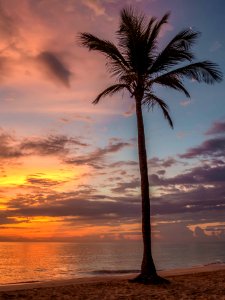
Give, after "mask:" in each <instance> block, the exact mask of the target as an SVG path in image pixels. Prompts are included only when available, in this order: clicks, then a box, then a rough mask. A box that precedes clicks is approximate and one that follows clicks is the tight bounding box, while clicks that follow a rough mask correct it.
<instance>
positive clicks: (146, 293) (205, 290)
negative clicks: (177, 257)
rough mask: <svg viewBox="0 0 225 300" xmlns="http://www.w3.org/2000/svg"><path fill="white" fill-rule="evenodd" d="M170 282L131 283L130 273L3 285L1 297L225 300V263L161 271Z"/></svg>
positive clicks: (108, 299) (0, 292)
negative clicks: (157, 284)
mask: <svg viewBox="0 0 225 300" xmlns="http://www.w3.org/2000/svg"><path fill="white" fill-rule="evenodd" d="M159 274H160V275H161V276H163V277H165V278H167V279H169V280H170V282H171V283H170V284H169V285H160V286H154V285H142V284H137V283H129V282H128V279H129V278H132V277H134V276H135V275H129V276H128V275H127V276H124V275H123V276H105V277H103V276H101V277H97V276H96V277H89V278H76V279H70V280H55V281H48V282H41V283H27V284H13V285H4V286H3V285H2V286H0V299H4V300H6V299H27V300H28V299H29V300H32V299H43V300H47V299H52V300H53V299H54V300H64V299H65V300H72V299H82V300H85V299H96V300H97V299H98V300H101V299H107V300H111V299H113V300H114V299H115V300H117V299H121V300H122V299H140V300H141V299H142V300H145V299H149V300H150V299H159V300H164V299H167V300H170V299H174V300H175V299H176V300H181V299H182V300H183V299H202V300H208V299H210V300H212V299H214V300H217V299H219V300H220V299H223V300H225V265H210V266H207V267H199V268H190V269H177V270H171V271H161V272H159Z"/></svg>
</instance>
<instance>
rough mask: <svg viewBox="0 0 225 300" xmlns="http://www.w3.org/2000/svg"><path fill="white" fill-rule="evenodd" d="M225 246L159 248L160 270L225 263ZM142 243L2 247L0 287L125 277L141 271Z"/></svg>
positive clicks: (2, 244) (12, 245)
mask: <svg viewBox="0 0 225 300" xmlns="http://www.w3.org/2000/svg"><path fill="white" fill-rule="evenodd" d="M224 250H225V242H216V243H196V244H157V245H155V246H154V248H153V255H154V259H155V263H156V266H157V269H158V270H166V269H167V270H168V269H174V268H186V267H192V266H201V265H208V264H213V263H225V251H224ZM141 256H142V248H141V242H126V243H125V242H122V243H119V242H114V243H0V284H6V283H18V282H31V281H45V280H52V279H69V278H75V277H86V276H94V275H103V274H106V275H107V274H124V273H129V272H135V271H138V270H139V269H140V264H141Z"/></svg>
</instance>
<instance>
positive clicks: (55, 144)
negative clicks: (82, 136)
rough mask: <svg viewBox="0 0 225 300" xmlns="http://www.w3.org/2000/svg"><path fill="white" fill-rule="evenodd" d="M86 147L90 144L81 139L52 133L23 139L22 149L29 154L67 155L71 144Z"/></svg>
mask: <svg viewBox="0 0 225 300" xmlns="http://www.w3.org/2000/svg"><path fill="white" fill-rule="evenodd" d="M71 145H72V146H75V147H76V146H78V147H86V146H88V144H86V143H83V142H81V141H80V140H79V139H75V138H68V137H67V136H65V135H50V136H47V137H43V138H40V137H38V138H27V139H25V140H23V142H22V143H21V145H20V149H21V150H23V151H25V152H26V153H27V154H39V155H61V154H63V155H65V154H68V153H69V146H71Z"/></svg>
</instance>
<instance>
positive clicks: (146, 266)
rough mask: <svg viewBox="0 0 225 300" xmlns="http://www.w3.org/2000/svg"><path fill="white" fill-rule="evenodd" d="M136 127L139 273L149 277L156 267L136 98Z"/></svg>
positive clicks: (140, 121)
mask: <svg viewBox="0 0 225 300" xmlns="http://www.w3.org/2000/svg"><path fill="white" fill-rule="evenodd" d="M136 114H137V128H138V154H139V167H140V175H141V198H142V236H143V244H144V253H143V260H142V265H141V275H143V276H144V277H150V276H155V275H156V268H155V265H154V262H153V259H152V250H151V220H150V197H149V182H148V165H147V154H146V147H145V132H144V122H143V116H142V107H141V101H137V100H136Z"/></svg>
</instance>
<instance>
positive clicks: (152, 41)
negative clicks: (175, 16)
mask: <svg viewBox="0 0 225 300" xmlns="http://www.w3.org/2000/svg"><path fill="white" fill-rule="evenodd" d="M169 16H170V12H167V13H166V14H165V15H164V16H163V17H162V19H161V20H159V21H158V22H156V23H155V24H154V27H153V28H152V30H151V34H150V35H149V38H148V42H147V45H148V51H149V52H151V51H153V50H154V49H155V48H156V45H157V37H158V35H159V32H160V30H161V28H162V26H163V25H164V24H166V23H168V19H169Z"/></svg>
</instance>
